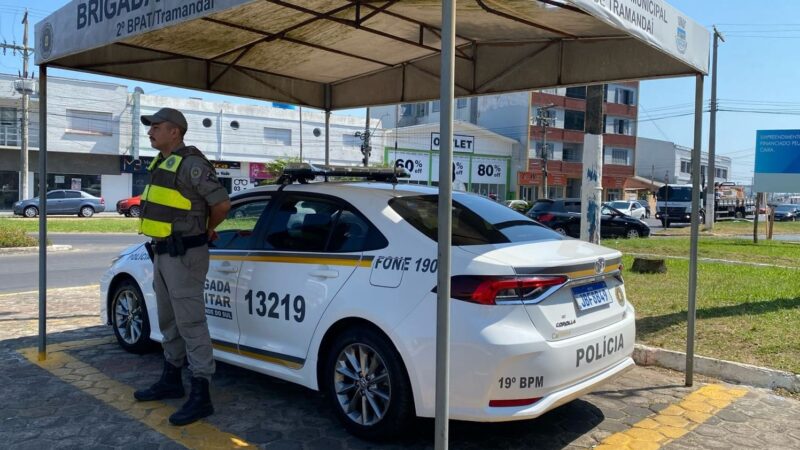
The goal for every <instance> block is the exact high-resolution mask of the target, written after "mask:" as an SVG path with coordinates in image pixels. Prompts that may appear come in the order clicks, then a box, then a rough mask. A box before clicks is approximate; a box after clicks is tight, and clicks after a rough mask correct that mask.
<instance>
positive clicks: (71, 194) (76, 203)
mask: <svg viewBox="0 0 800 450" xmlns="http://www.w3.org/2000/svg"><path fill="white" fill-rule="evenodd" d="M105 210H106V201H105V200H104V199H103V197H95V196H94V195H91V194H88V193H86V192H83V191H73V190H69V189H57V190H54V191H50V192H48V193H47V214H48V215H50V214H69V215H71V214H77V215H78V217H92V216H93V215H94V213H99V212H103V211H105ZM14 214H15V215H18V216H24V217H36V216H38V215H39V197H34V198H30V199H27V200H22V201H20V202H16V203H14Z"/></svg>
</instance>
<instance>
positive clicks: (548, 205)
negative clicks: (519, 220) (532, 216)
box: [531, 200, 553, 212]
mask: <svg viewBox="0 0 800 450" xmlns="http://www.w3.org/2000/svg"><path fill="white" fill-rule="evenodd" d="M551 209H553V202H551V201H548V200H536V203H534V204H533V208H531V211H532V212H547V211H550V210H551Z"/></svg>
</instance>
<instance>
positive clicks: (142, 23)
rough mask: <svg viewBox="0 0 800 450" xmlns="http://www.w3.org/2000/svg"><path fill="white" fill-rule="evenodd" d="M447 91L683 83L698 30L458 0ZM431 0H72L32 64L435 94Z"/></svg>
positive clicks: (594, 12)
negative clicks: (673, 79)
mask: <svg viewBox="0 0 800 450" xmlns="http://www.w3.org/2000/svg"><path fill="white" fill-rule="evenodd" d="M456 18H457V22H456V39H455V40H456V42H455V46H456V66H455V95H456V96H458V97H460V96H473V95H481V94H496V93H502V92H509V91H520V90H529V89H536V88H543V87H549V86H564V85H580V84H591V83H597V82H609V81H617V80H633V79H642V78H653V77H667V76H679V75H693V74H696V73H705V72H706V71H707V69H708V50H709V33H708V31H707V30H706V29H705V28H703V27H702V26H701V25H700V24H698V23H696V22H694V21H692V20H691V19H689V18H687V17H686V16H685V15H684V14H682V13H681V12H679V11H677V10H676V9H674V8H673V7H671V6H670V5H669V4H667V3H666V2H664V1H660V0H646V1H639V0H636V1H631V0H619V1H618V0H564V1H557V0H541V1H536V0H511V1H496V0H464V1H460V2H458V4H457V11H456ZM440 36H441V4H440V2H431V1H424V0H406V1H397V0H387V1H346V0H310V1H296V0H295V1H284V0H257V1H251V0H195V1H189V0H162V1H149V0H73V1H72V2H70V3H69V4H68V5H66V6H64V7H63V8H61V9H59V10H58V11H57V12H55V13H53V14H52V15H50V16H48V17H47V18H46V19H44V20H43V21H41V22H39V23H38V24H37V25H36V40H37V50H38V51H37V53H36V63H37V64H47V65H48V66H50V67H61V68H68V69H75V70H81V71H87V72H93V73H102V74H108V75H114V76H119V77H123V78H131V79H137V80H144V81H151V82H157V83H164V84H169V85H174V86H181V87H185V88H191V89H198V90H206V91H214V92H219V93H226V94H232V95H238V96H244V97H253V98H261V99H268V100H271V101H279V102H287V103H293V104H298V105H306V106H312V107H316V108H321V109H328V110H331V109H333V110H335V109H341V108H350V107H358V106H370V105H385V104H395V103H401V102H415V101H423V100H431V99H435V98H438V97H439V54H440V46H441V37H440Z"/></svg>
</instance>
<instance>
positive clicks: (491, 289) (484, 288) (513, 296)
mask: <svg viewBox="0 0 800 450" xmlns="http://www.w3.org/2000/svg"><path fill="white" fill-rule="evenodd" d="M566 282H567V277H566V276H563V275H559V276H521V277H504V276H477V275H456V276H454V277H452V278H451V279H450V284H451V287H450V296H451V297H452V298H455V299H458V300H464V301H467V302H471V303H477V304H480V305H496V304H497V301H498V300H499V301H503V300H518V301H522V300H533V299H535V298H537V297H539V296H540V295H542V293H544V292H545V291H546V290H547V289H548V288H550V287H552V286H559V285H562V284H564V283H566Z"/></svg>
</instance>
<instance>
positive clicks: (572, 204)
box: [564, 201, 581, 213]
mask: <svg viewBox="0 0 800 450" xmlns="http://www.w3.org/2000/svg"><path fill="white" fill-rule="evenodd" d="M564 211H567V212H577V213H579V212H581V202H579V201H565V202H564Z"/></svg>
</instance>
